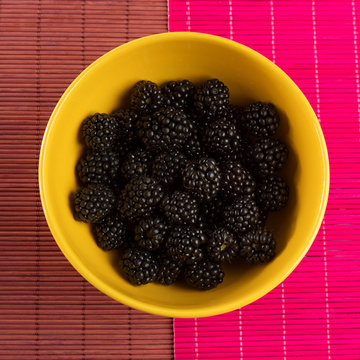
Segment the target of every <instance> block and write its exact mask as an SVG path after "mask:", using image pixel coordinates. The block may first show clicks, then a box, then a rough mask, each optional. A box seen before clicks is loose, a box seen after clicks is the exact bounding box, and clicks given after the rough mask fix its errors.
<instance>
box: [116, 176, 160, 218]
mask: <svg viewBox="0 0 360 360" xmlns="http://www.w3.org/2000/svg"><path fill="white" fill-rule="evenodd" d="M162 197H163V188H162V186H161V184H160V183H159V182H158V181H157V180H155V179H153V178H151V177H147V176H137V177H135V178H133V179H131V180H130V182H129V183H127V184H126V185H125V187H124V189H123V190H122V191H121V193H120V198H119V202H118V210H119V213H120V217H121V218H122V219H124V220H127V221H130V222H133V221H134V220H135V219H136V218H139V217H142V216H148V215H150V214H151V213H152V212H153V211H154V209H155V206H156V205H157V204H158V203H159V202H160V201H161V199H162Z"/></svg>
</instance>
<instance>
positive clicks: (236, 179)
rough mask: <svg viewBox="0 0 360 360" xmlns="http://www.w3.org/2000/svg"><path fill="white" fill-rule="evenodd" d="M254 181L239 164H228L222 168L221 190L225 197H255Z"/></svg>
mask: <svg viewBox="0 0 360 360" xmlns="http://www.w3.org/2000/svg"><path fill="white" fill-rule="evenodd" d="M255 186H256V184H255V181H254V179H253V178H252V176H251V174H250V172H249V171H248V170H246V169H245V167H244V166H243V165H241V163H240V162H234V161H231V162H228V163H226V164H225V165H224V166H223V168H222V174H221V190H222V193H223V194H224V195H225V196H226V197H251V198H253V197H254V196H255Z"/></svg>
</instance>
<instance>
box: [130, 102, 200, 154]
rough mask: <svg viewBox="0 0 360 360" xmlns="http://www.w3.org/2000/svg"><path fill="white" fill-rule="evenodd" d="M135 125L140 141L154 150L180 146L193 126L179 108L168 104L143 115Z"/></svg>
mask: <svg viewBox="0 0 360 360" xmlns="http://www.w3.org/2000/svg"><path fill="white" fill-rule="evenodd" d="M136 125H137V127H138V129H139V136H140V138H141V140H142V142H143V143H144V144H145V145H146V146H147V147H148V148H151V149H155V150H169V149H174V148H180V147H181V146H182V145H183V144H184V143H185V142H186V140H187V139H188V137H189V136H190V134H191V132H192V128H193V124H192V122H191V120H190V119H189V118H188V116H187V115H186V114H185V113H184V112H183V111H182V110H181V109H175V108H173V107H170V106H169V107H167V108H162V109H160V110H159V111H157V112H156V113H154V114H153V115H151V116H147V117H144V118H143V119H142V120H141V121H138V122H137V124H136Z"/></svg>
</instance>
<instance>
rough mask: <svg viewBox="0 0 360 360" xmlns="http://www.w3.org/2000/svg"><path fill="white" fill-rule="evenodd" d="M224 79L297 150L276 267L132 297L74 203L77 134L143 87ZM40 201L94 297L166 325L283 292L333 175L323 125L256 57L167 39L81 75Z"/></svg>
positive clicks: (146, 41)
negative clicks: (161, 318)
mask: <svg viewBox="0 0 360 360" xmlns="http://www.w3.org/2000/svg"><path fill="white" fill-rule="evenodd" d="M184 78H186V79H190V80H191V81H193V82H195V83H199V82H201V81H203V80H205V79H209V78H219V79H220V80H222V81H223V82H224V83H225V84H226V85H228V86H229V88H230V92H231V101H232V102H233V103H239V104H244V105H246V104H248V103H249V102H251V101H254V100H261V101H266V102H272V103H274V104H275V105H276V106H277V107H278V109H279V111H280V114H281V127H280V130H279V137H280V138H281V139H282V140H283V141H284V142H286V144H287V145H288V146H289V148H290V157H289V161H288V165H287V166H286V169H285V170H284V172H283V175H284V177H285V178H286V179H287V181H288V182H289V184H290V202H289V205H288V207H287V208H286V209H285V210H283V211H280V212H278V213H276V214H274V215H272V217H271V219H270V228H271V229H272V230H273V231H274V234H275V237H276V238H277V240H278V254H277V256H276V258H275V259H274V261H272V262H271V263H270V264H267V265H265V266H256V267H253V268H248V267H243V266H236V265H232V266H229V267H228V268H227V269H226V273H225V274H226V276H225V280H224V282H223V284H222V285H220V286H218V287H217V288H216V289H213V290H210V291H207V292H201V291H196V290H192V289H190V288H186V287H184V286H182V285H174V286H169V287H165V286H161V285H157V284H149V285H146V286H141V287H134V286H132V285H130V284H129V283H128V282H126V281H125V280H124V279H123V278H122V277H121V276H120V275H119V274H118V273H117V271H116V270H115V267H114V261H115V254H114V253H107V252H104V251H102V250H101V249H99V248H98V247H97V246H96V244H95V241H94V239H93V237H92V235H91V233H90V228H89V226H88V225H87V224H83V223H80V222H77V221H75V220H74V218H73V214H72V212H71V208H70V194H71V193H72V192H74V191H75V190H76V188H77V184H76V178H75V165H76V163H77V161H78V159H79V156H80V154H81V152H82V145H81V144H80V143H79V137H78V134H79V128H80V124H81V122H82V120H83V119H85V118H86V117H87V116H88V115H90V114H93V113H95V112H110V111H112V110H113V109H115V108H116V107H118V106H119V105H120V104H125V103H126V102H125V99H126V97H125V96H124V94H127V93H128V90H129V89H130V88H131V87H132V86H133V84H134V83H135V82H136V81H138V80H141V79H147V80H152V81H154V82H156V83H159V84H162V83H164V82H165V81H168V80H178V79H184ZM39 179H40V191H41V199H42V204H43V208H44V212H45V215H46V218H47V221H48V223H49V227H50V229H51V232H52V234H53V236H54V238H55V240H56V242H57V243H58V245H59V247H60V248H61V250H62V252H63V253H64V255H65V256H66V257H67V258H68V260H69V261H70V262H71V264H72V265H73V266H74V267H75V268H76V269H77V270H78V271H79V272H80V273H81V274H82V275H83V276H84V277H85V278H86V279H87V280H88V281H89V282H91V283H92V284H93V285H94V286H95V287H97V288H98V289H100V290H101V291H103V292H104V293H106V294H107V295H109V296H111V297H112V298H114V299H116V300H118V301H120V302H122V303H124V304H127V305H129V306H132V307H134V308H137V309H140V310H143V311H147V312H150V313H155V314H159V315H165V316H173V317H200V316H210V315H215V314H220V313H224V312H227V311H230V310H234V309H236V308H238V307H241V306H244V305H246V304H249V303H250V302H252V301H254V300H256V299H258V298H259V297H261V296H263V295H264V294H266V293H267V292H269V291H270V290H271V289H272V288H274V287H275V286H276V285H278V284H279V283H280V282H281V281H282V280H283V279H284V278H285V277H286V276H287V275H288V274H289V273H290V272H291V271H292V270H293V269H294V267H295V266H296V265H297V264H298V263H299V261H300V260H301V259H302V257H303V256H304V255H305V253H306V251H307V250H308V248H309V247H310V245H311V243H312V241H313V239H314V237H315V235H316V233H317V231H318V229H319V226H320V223H321V220H322V217H323V215H324V211H325V207H326V202H327V196H328V188H329V168H328V157H327V151H326V145H325V141H324V138H323V135H322V132H321V128H320V126H319V124H318V121H317V119H316V116H315V114H314V112H313V110H312V108H311V106H310V105H309V103H308V101H307V100H306V98H305V96H304V95H303V94H302V93H301V91H300V90H299V89H298V88H297V86H296V85H295V84H294V83H293V82H292V81H291V79H290V78H289V77H288V76H287V75H286V74H285V73H284V72H283V71H281V70H280V69H279V68H278V67H277V66H275V65H274V64H273V63H272V62H270V61H269V60H267V59H266V58H264V57H263V56H261V55H259V54H258V53H256V52H255V51H253V50H251V49H249V48H247V47H245V46H242V45H239V44H237V43H235V42H232V41H230V40H226V39H223V38H219V37H215V36H210V35H204V34H196V33H170V34H159V35H154V36H150V37H146V38H142V39H139V40H135V41H133V42H130V43H128V44H125V45H123V46H120V47H118V48H116V49H114V50H113V51H111V52H109V53H107V54H106V55H104V56H103V57H101V58H100V59H98V60H97V61H96V62H95V63H93V64H92V65H91V66H89V67H88V68H87V69H86V70H84V72H82V73H81V74H80V75H79V76H78V78H77V79H76V80H75V81H74V82H73V83H72V84H71V85H70V87H69V88H68V89H67V91H66V92H65V93H64V95H63V96H62V98H61V99H60V101H59V103H58V105H57V106H56V108H55V110H54V112H53V114H52V116H51V118H50V121H49V124H48V127H47V130H46V133H45V136H44V140H43V144H42V149H41V155H40V165H39Z"/></svg>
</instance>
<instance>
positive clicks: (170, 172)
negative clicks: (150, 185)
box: [152, 150, 186, 185]
mask: <svg viewBox="0 0 360 360" xmlns="http://www.w3.org/2000/svg"><path fill="white" fill-rule="evenodd" d="M185 161H186V158H185V156H184V155H183V154H181V153H180V152H179V151H177V150H173V151H171V152H166V153H161V154H159V155H158V156H156V157H155V159H154V161H153V163H152V175H153V177H154V178H156V179H159V180H160V181H161V182H162V183H163V184H166V185H168V184H174V183H175V181H176V180H177V179H178V178H179V177H180V176H181V169H182V168H183V167H184V164H185Z"/></svg>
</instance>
